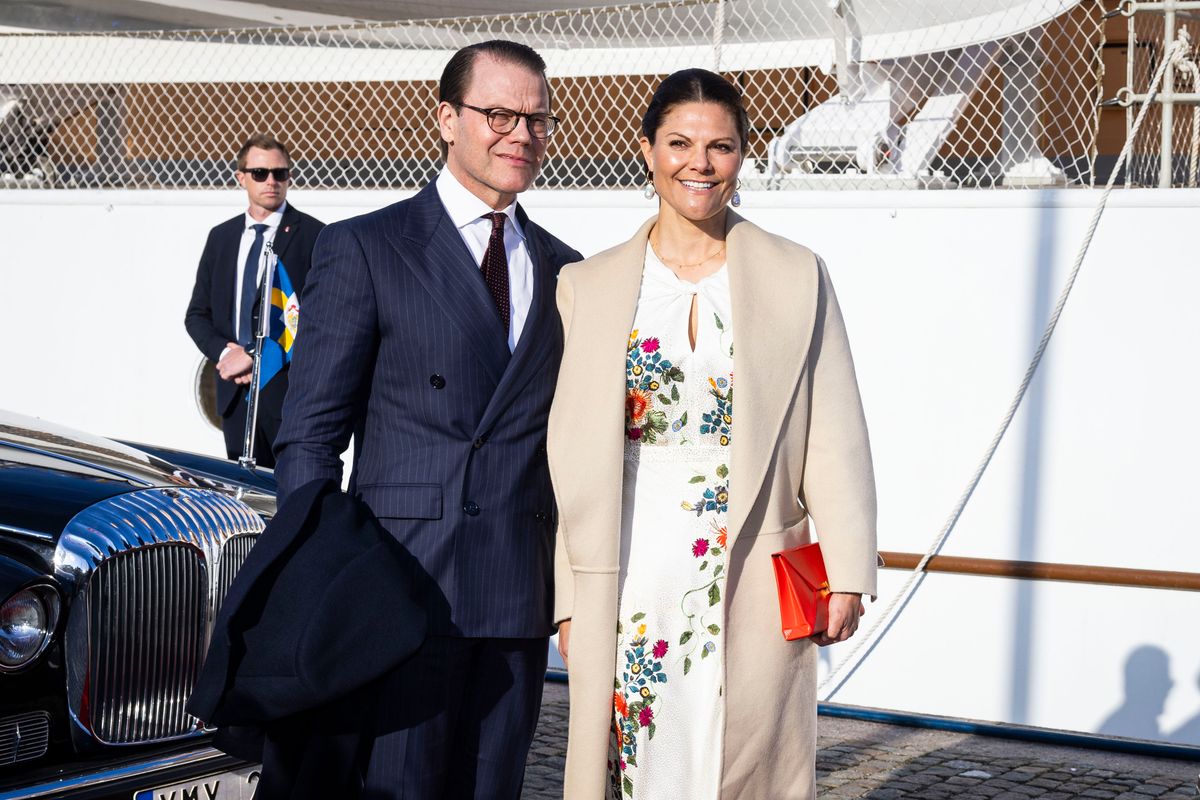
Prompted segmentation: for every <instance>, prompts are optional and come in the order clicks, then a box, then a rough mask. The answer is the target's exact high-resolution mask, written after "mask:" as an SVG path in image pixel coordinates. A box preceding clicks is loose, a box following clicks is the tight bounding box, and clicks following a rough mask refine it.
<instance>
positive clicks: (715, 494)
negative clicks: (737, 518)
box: [679, 464, 729, 517]
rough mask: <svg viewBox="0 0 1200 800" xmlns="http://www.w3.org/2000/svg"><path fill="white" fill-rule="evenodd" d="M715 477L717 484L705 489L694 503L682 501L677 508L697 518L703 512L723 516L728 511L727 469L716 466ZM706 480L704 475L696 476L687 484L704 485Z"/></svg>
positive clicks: (723, 466) (721, 465)
mask: <svg viewBox="0 0 1200 800" xmlns="http://www.w3.org/2000/svg"><path fill="white" fill-rule="evenodd" d="M717 477H718V478H719V479H720V481H719V482H717V483H715V484H714V485H712V486H708V487H705V489H704V493H703V494H701V495H700V498H699V499H698V500H696V501H695V502H691V501H688V500H684V501H683V502H682V503H680V504H679V507H680V508H682V509H683V510H684V511H692V512H695V514H696V516H697V517H699V516H701V515H702V514H704V512H705V511H717V512H720V513H721V514H724V513H725V512H727V511H728V510H729V481H728V480H726V479H727V478H728V477H729V467H727V466H726V465H724V464H720V465H718V466H717ZM707 480H708V478H707V477H705V476H704V475H697V476H695V477H694V478H692V479H691V480H690V481H688V483H704V482H706V481H707Z"/></svg>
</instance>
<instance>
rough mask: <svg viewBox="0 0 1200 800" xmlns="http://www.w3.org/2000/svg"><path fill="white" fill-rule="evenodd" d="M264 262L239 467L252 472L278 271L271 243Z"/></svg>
mask: <svg viewBox="0 0 1200 800" xmlns="http://www.w3.org/2000/svg"><path fill="white" fill-rule="evenodd" d="M262 258H263V259H264V260H265V261H266V269H264V270H263V274H262V280H260V281H259V283H258V292H259V304H258V326H257V329H256V330H255V331H254V369H252V370H251V372H250V391H249V393H248V396H247V398H246V433H245V436H244V437H243V439H242V457H241V458H239V459H238V464H239V465H240V466H242V467H244V468H246V469H249V470H253V469H254V468H255V467H256V466H257V462H256V461H255V459H254V438H255V433H256V431H257V429H258V394H259V389H258V377H259V373H260V371H261V369H262V351H263V341H264V340H265V339H266V338H267V331H268V330H269V327H270V324H271V320H270V310H271V274H272V273H273V272H274V271H275V249H274V248H273V247H272V246H271V242H269V241H267V242H264V243H263V254H262Z"/></svg>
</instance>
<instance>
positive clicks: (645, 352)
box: [625, 328, 687, 444]
mask: <svg viewBox="0 0 1200 800" xmlns="http://www.w3.org/2000/svg"><path fill="white" fill-rule="evenodd" d="M660 347H661V343H660V340H659V339H658V338H657V337H654V336H650V337H646V338H645V339H642V338H639V337H638V331H637V329H636V328H635V329H634V330H633V332H632V333H630V334H629V349H628V351H627V353H626V357H625V392H626V394H625V435H626V436H627V437H628V438H629V439H630V440H631V441H635V442H643V443H645V444H655V443H656V442H657V441H658V438H659V436H660V435H661V434H663V433H665V432H666V430H667V425H668V423H667V415H668V412H670V411H672V409H670V406H673V405H676V404H678V403H679V387H678V386H677V385H675V384H678V383H681V382H682V381H683V379H684V377H683V370H681V369H680V368H679V367H677V366H675V365H674V364H673V363H672V362H671V361H670V360H669V359H667V358H664V357H663V354H662V351H661V349H660ZM667 387H670V390H669V391H668V389H667ZM656 406H658V407H657V408H656ZM685 425H687V411H686V410H685V411H684V412H683V413H682V414H681V415H680V416H679V417H678V418H677V419H675V420H674V422H673V423H672V424H671V427H672V429H673V430H674V431H676V432H678V431H679V430H681V429H682V428H683V427H684V426H685Z"/></svg>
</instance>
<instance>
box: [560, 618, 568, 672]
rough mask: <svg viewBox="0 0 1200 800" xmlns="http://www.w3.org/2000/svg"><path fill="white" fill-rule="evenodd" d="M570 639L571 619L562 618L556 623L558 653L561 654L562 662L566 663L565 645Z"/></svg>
mask: <svg viewBox="0 0 1200 800" xmlns="http://www.w3.org/2000/svg"><path fill="white" fill-rule="evenodd" d="M570 641H571V620H569V619H564V620H563V621H562V622H560V623H558V654H559V655H560V656H562V660H563V664H564V665H567V666H570V665H569V664H568V663H567V645H568V643H569V642H570Z"/></svg>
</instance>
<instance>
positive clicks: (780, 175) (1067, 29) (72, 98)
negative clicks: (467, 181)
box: [0, 0, 1104, 189]
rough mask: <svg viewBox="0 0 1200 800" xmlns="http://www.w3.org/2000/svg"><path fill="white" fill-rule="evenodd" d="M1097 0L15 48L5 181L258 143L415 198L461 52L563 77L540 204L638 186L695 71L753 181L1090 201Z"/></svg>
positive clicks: (208, 174)
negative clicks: (1019, 190)
mask: <svg viewBox="0 0 1200 800" xmlns="http://www.w3.org/2000/svg"><path fill="white" fill-rule="evenodd" d="M1103 14H1104V9H1103V8H1102V6H1101V3H1100V2H1099V1H1098V0H942V1H941V2H930V1H928V0H840V2H838V1H837V0H834V1H833V2H831V1H830V0H712V1H710V0H703V1H702V0H667V1H666V2H659V3H653V4H646V5H633V6H609V7H598V8H580V9H573V10H569V11H559V12H537V13H525V14H510V15H501V16H490V17H471V18H457V19H439V20H426V21H417V22H398V23H371V24H360V25H348V26H332V27H311V28H301V27H287V28H253V29H244V30H207V31H161V32H121V33H95V34H77V33H76V34H5V35H0V186H5V187H10V188H18V187H25V188H73V187H78V188H164V187H189V188H206V187H225V186H231V185H233V177H232V172H233V166H234V165H233V155H234V153H235V151H236V150H237V148H238V146H239V145H240V144H241V142H242V141H244V140H245V138H246V137H247V136H248V135H250V134H251V133H255V132H267V133H271V134H272V135H275V136H277V137H278V138H280V139H282V140H284V141H285V142H287V143H288V145H289V146H290V148H291V149H292V151H293V156H294V158H295V160H296V183H297V186H302V187H305V188H330V189H333V188H347V187H354V188H384V187H386V188H414V187H417V186H420V185H422V184H424V183H425V182H426V181H427V180H428V179H429V178H430V176H431V175H432V174H434V173H435V172H436V171H437V169H438V166H439V161H438V146H437V140H436V132H435V129H434V126H433V111H434V107H435V105H436V101H435V98H436V84H437V79H438V77H439V76H440V74H441V70H442V68H443V66H444V65H445V63H446V61H447V60H448V59H449V57H450V55H451V54H452V53H453V52H454V50H456V49H457V48H458V47H461V46H462V45H464V44H468V43H470V42H476V41H483V40H486V39H492V38H508V39H515V40H518V41H522V42H525V43H527V44H529V45H531V46H532V47H534V48H535V49H537V50H538V51H539V52H540V53H541V54H542V55H543V56H544V57H545V59H546V61H547V63H548V65H549V75H550V82H551V90H552V98H553V100H552V105H553V109H554V112H555V113H556V114H557V115H559V116H560V117H562V118H563V119H564V125H563V127H562V128H561V129H560V131H559V132H557V133H556V134H555V136H554V138H553V140H552V143H551V145H550V149H549V152H548V155H547V160H546V163H545V166H544V168H543V170H542V174H541V177H540V179H539V183H538V185H539V186H541V187H543V188H605V187H633V186H637V185H640V184H641V182H642V176H643V170H642V168H641V166H640V165H639V162H638V155H637V153H638V151H637V144H636V140H637V131H638V121H639V119H640V115H641V113H642V111H643V110H644V108H645V106H646V104H647V102H648V100H649V98H650V95H651V93H652V91H653V89H654V87H655V86H656V85H657V84H658V82H659V81H660V80H661V79H662V77H664V76H665V75H667V74H669V73H670V72H672V71H674V70H677V69H681V68H685V67H691V66H700V67H706V68H709V69H714V70H717V71H719V72H721V73H723V74H725V75H726V76H728V77H729V78H730V80H732V81H734V82H735V83H736V84H737V85H738V86H740V87H741V89H742V91H743V92H744V94H745V97H746V101H747V104H748V106H749V110H750V118H751V122H752V127H753V131H752V135H751V141H750V158H749V159H748V161H747V165H746V170H745V173H744V175H743V182H744V183H746V182H749V185H751V186H754V185H756V182H757V183H758V185H761V186H764V187H779V188H784V187H789V188H790V187H797V186H806V187H807V186H821V187H834V188H849V187H853V188H896V187H919V186H932V187H940V188H953V187H956V186H984V187H992V186H1027V185H1063V184H1071V185H1092V184H1093V183H1094V182H1095V175H1094V171H1095V155H1096V139H1097V135H1096V131H1097V125H1098V119H1099V101H1100V99H1101V98H1100V73H1101V68H1100V63H1101V62H1100V57H1099V53H1100V48H1101V47H1102V46H1103V43H1104V37H1103Z"/></svg>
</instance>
